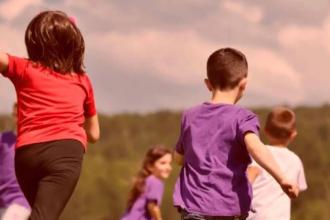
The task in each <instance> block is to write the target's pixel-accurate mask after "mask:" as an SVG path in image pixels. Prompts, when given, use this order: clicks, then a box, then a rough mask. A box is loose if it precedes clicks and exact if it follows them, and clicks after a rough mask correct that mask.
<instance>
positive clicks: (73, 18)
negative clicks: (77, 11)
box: [69, 16, 77, 25]
mask: <svg viewBox="0 0 330 220" xmlns="http://www.w3.org/2000/svg"><path fill="white" fill-rule="evenodd" d="M69 20H70V21H71V23H72V24H74V25H77V18H76V17H74V16H69Z"/></svg>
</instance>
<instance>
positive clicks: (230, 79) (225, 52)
mask: <svg viewBox="0 0 330 220" xmlns="http://www.w3.org/2000/svg"><path fill="white" fill-rule="evenodd" d="M247 74H248V63H247V60H246V57H245V55H244V54H243V53H242V52H240V51H238V50H236V49H233V48H222V49H219V50H217V51H215V52H213V53H212V54H211V55H210V57H209V58H208V60H207V77H208V79H209V81H210V83H211V85H212V86H213V87H215V88H218V89H220V90H227V89H232V88H234V87H235V86H237V85H238V83H239V82H240V81H241V80H242V79H243V78H245V77H247Z"/></svg>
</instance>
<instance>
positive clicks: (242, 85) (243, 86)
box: [238, 77, 247, 91]
mask: <svg viewBox="0 0 330 220" xmlns="http://www.w3.org/2000/svg"><path fill="white" fill-rule="evenodd" d="M246 85H247V77H244V78H243V79H241V81H239V84H238V87H239V90H240V91H244V90H245V89H246Z"/></svg>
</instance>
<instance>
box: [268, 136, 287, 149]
mask: <svg viewBox="0 0 330 220" xmlns="http://www.w3.org/2000/svg"><path fill="white" fill-rule="evenodd" d="M268 139H269V144H270V145H271V146H275V147H281V148H288V146H289V143H290V141H289V140H287V141H283V140H277V139H276V138H272V139H270V138H268Z"/></svg>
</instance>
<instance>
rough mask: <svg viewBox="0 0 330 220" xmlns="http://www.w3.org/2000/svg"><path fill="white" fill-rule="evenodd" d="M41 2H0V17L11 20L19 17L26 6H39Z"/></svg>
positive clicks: (18, 0) (14, 0) (29, 0)
mask: <svg viewBox="0 0 330 220" xmlns="http://www.w3.org/2000/svg"><path fill="white" fill-rule="evenodd" d="M41 3H42V0H5V1H2V2H0V16H1V17H2V18H4V19H5V20H12V19H14V18H16V17H17V16H19V15H20V14H21V13H22V12H23V11H24V10H25V9H26V8H27V7H28V6H33V5H39V4H41Z"/></svg>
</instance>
